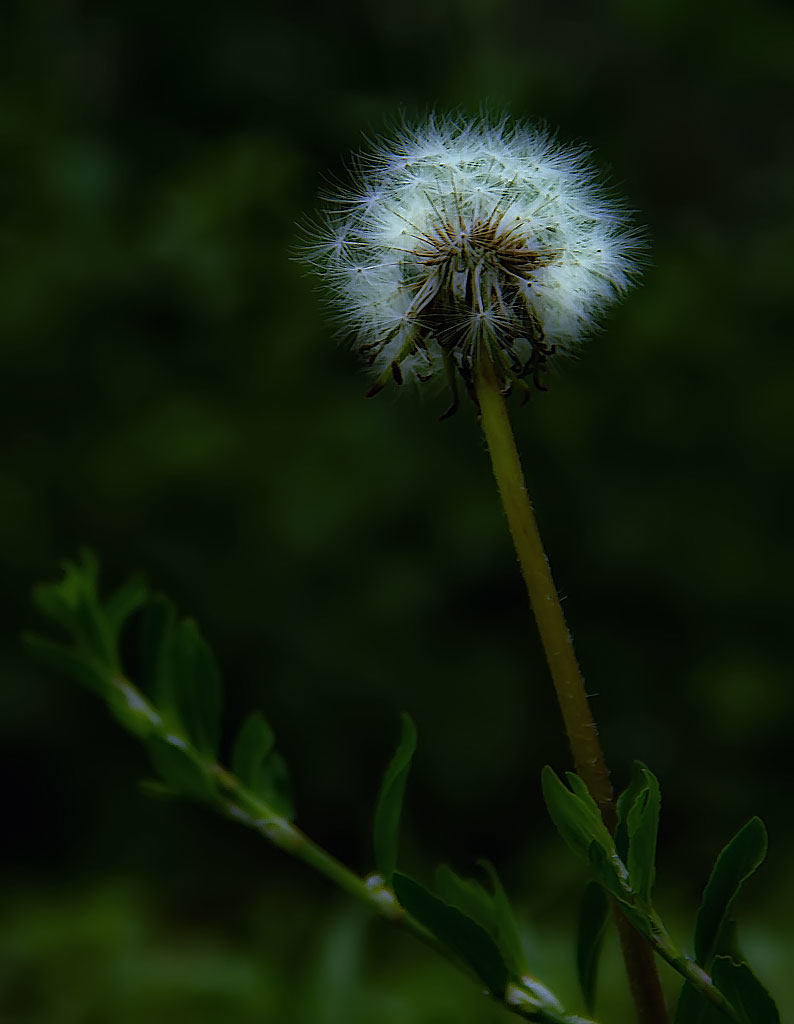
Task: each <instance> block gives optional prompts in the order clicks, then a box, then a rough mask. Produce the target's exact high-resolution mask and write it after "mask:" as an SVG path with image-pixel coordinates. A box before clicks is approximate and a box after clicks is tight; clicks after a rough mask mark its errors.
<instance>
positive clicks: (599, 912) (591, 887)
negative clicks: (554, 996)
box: [576, 882, 609, 1013]
mask: <svg viewBox="0 0 794 1024" xmlns="http://www.w3.org/2000/svg"><path fill="white" fill-rule="evenodd" d="M608 917H609V900H608V899H607V895H606V892H605V891H604V889H603V888H602V887H601V886H600V885H598V884H597V883H596V882H588V883H587V886H586V887H585V890H584V893H583V894H582V903H581V906H580V908H579V932H578V936H577V942H576V968H577V972H578V974H579V985H580V986H581V989H582V995H583V996H584V1001H585V1003H586V1005H587V1009H588V1011H589V1012H591V1013H592V1011H593V1007H594V1006H595V994H596V982H597V980H598V962H599V959H600V957H601V949H602V947H603V944H604V936H605V935H606V929H607V920H608Z"/></svg>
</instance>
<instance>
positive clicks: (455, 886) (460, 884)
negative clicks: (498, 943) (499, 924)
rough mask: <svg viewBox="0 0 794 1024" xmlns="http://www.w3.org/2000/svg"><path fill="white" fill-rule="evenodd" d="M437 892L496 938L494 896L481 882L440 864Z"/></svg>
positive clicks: (437, 876)
mask: <svg viewBox="0 0 794 1024" xmlns="http://www.w3.org/2000/svg"><path fill="white" fill-rule="evenodd" d="M436 893H437V894H438V896H439V898H440V899H442V900H444V902H445V903H448V904H449V905H450V906H451V907H456V908H457V909H458V910H459V911H460V912H461V913H462V914H465V915H466V916H467V917H470V918H471V919H472V921H476V922H477V924H478V925H480V927H481V928H484V929H485V931H487V932H488V934H489V935H490V936H491V938H493V939H494V940H496V910H495V907H494V901H493V897H492V896H491V894H490V893H489V892H488V890H487V889H486V888H485V886H483V885H481V884H480V882H478V881H477V880H476V879H474V878H462V877H461V876H460V875H459V874H457V872H455V871H453V870H452V868H451V867H450V866H449V864H440V865H439V866H438V868H437V870H436Z"/></svg>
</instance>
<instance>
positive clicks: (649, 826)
mask: <svg viewBox="0 0 794 1024" xmlns="http://www.w3.org/2000/svg"><path fill="white" fill-rule="evenodd" d="M640 771H641V773H642V776H643V779H644V786H643V788H642V789H641V790H640V791H639V792H638V793H637V795H636V797H635V799H634V802H633V803H632V805H631V807H630V808H629V811H628V816H627V818H626V826H627V828H628V834H629V853H628V862H627V867H628V869H629V882H630V884H631V887H632V888H633V889H634V890H635V891H636V892H637V894H638V896H639V898H640V899H641V900H642V901H643V902H644V903H648V904H650V902H651V889H652V888H653V882H654V878H655V875H656V837H657V833H658V829H659V811H660V808H661V796H660V793H659V783H658V781H657V779H656V776H655V775H654V774H653V772H651V771H649V770H648V769H647V768H646V767H645V766H644V765H640Z"/></svg>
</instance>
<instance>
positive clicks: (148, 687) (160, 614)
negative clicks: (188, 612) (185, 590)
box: [140, 594, 181, 729]
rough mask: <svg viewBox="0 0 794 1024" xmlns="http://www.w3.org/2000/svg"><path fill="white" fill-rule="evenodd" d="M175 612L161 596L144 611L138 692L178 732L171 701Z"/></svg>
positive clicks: (179, 724) (153, 598) (178, 726)
mask: <svg viewBox="0 0 794 1024" xmlns="http://www.w3.org/2000/svg"><path fill="white" fill-rule="evenodd" d="M175 629H176V611H175V610H174V606H173V605H172V604H171V602H170V601H169V600H168V598H167V597H165V596H164V595H163V594H155V595H154V596H153V597H151V598H150V599H149V600H148V601H147V602H146V605H145V607H144V611H143V618H142V620H141V629H140V662H141V667H140V676H141V689H143V690H144V691H145V692H146V693H148V694H149V695H150V696H151V698H152V700H153V701H154V703H155V704H156V705H157V709H158V711H159V712H160V714H162V715H163V717H164V718H165V720H166V721H168V723H169V725H170V726H171V727H172V728H174V729H178V728H180V726H181V723H180V722H178V721H176V709H175V699H174V692H173V690H174V679H173V676H174V672H173V669H174V666H173V660H174V659H173V643H174V631H175Z"/></svg>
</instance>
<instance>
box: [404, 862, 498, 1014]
mask: <svg viewBox="0 0 794 1024" xmlns="http://www.w3.org/2000/svg"><path fill="white" fill-rule="evenodd" d="M393 886H394V893H395V895H396V897H397V900H398V902H399V904H400V906H401V907H403V908H404V909H405V910H407V911H408V913H409V914H411V916H412V917H414V918H416V920H417V921H419V923H420V924H423V925H424V926H425V928H427V929H428V931H430V932H432V934H433V935H435V937H436V938H437V939H438V940H439V942H441V943H442V944H443V945H445V946H447V947H448V948H449V949H450V950H452V951H453V952H454V953H456V954H457V956H458V957H460V959H461V960H463V961H464V962H465V963H467V964H468V965H469V966H470V967H471V968H472V969H473V970H474V971H475V973H476V974H477V975H478V976H479V977H480V978H481V979H482V981H483V982H484V983H485V985H486V986H487V987H488V989H489V991H491V992H492V993H493V994H494V995H495V996H497V997H498V998H502V997H503V996H504V994H505V989H506V988H507V983H508V981H509V973H508V970H507V965H506V964H505V961H504V958H503V957H502V954H501V953H500V951H499V948H498V947H497V945H496V943H495V942H494V940H493V939H492V938H491V936H490V935H489V934H488V933H487V932H486V931H485V930H484V929H483V928H482V927H481V926H480V925H479V924H477V922H476V921H473V920H472V919H471V918H470V917H468V916H467V915H466V914H464V913H462V912H461V911H460V910H458V909H457V908H456V907H452V906H450V905H449V904H448V903H444V901H443V900H440V899H439V898H438V897H437V896H434V895H433V893H431V892H430V890H429V889H426V888H425V887H424V886H423V885H421V884H420V883H419V882H417V881H415V880H414V879H413V878H409V877H408V875H403V874H400V872H397V871H395V872H394V875H393Z"/></svg>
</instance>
